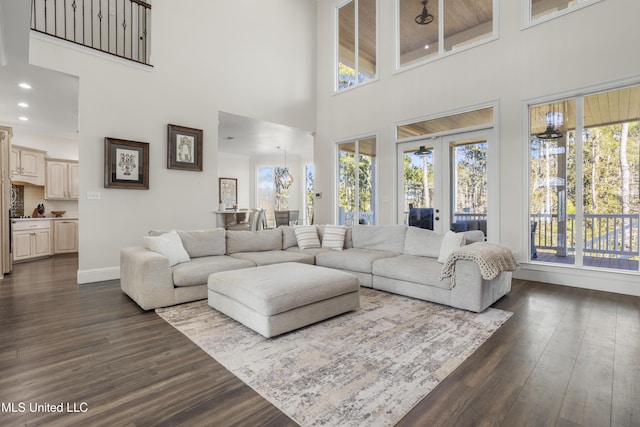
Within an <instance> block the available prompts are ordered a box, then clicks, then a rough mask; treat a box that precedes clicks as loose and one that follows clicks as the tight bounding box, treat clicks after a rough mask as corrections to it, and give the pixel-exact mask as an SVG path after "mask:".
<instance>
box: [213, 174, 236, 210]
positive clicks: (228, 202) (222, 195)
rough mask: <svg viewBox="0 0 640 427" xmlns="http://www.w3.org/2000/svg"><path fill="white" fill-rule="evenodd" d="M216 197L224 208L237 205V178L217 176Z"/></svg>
mask: <svg viewBox="0 0 640 427" xmlns="http://www.w3.org/2000/svg"><path fill="white" fill-rule="evenodd" d="M218 198H219V199H220V200H219V202H220V204H221V205H223V206H224V207H225V208H229V209H230V208H232V207H233V205H236V206H237V205H238V179H237V178H218Z"/></svg>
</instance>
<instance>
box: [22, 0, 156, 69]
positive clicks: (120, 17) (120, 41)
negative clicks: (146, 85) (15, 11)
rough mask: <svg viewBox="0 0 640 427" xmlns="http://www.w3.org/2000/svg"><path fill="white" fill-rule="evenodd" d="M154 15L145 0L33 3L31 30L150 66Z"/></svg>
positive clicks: (48, 0)
mask: <svg viewBox="0 0 640 427" xmlns="http://www.w3.org/2000/svg"><path fill="white" fill-rule="evenodd" d="M150 15H151V5H150V4H149V3H146V2H144V1H142V0H32V4H31V29H32V30H34V31H37V32H39V33H43V34H47V35H49V36H53V37H56V38H59V39H63V40H66V41H69V42H71V43H75V44H79V45H82V46H86V47H89V48H91V49H95V50H99V51H101V52H105V53H109V54H111V55H115V56H118V57H120V58H125V59H128V60H131V61H135V62H138V63H142V64H146V65H150V64H149V55H150V49H149V47H150V34H149V29H150V26H151V16H150Z"/></svg>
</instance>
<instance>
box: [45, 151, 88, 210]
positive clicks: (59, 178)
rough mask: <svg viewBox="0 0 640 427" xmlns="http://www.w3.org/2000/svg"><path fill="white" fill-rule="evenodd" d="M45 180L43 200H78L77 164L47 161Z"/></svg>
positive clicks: (69, 161) (57, 160)
mask: <svg viewBox="0 0 640 427" xmlns="http://www.w3.org/2000/svg"><path fill="white" fill-rule="evenodd" d="M46 170H47V173H46V175H47V180H46V183H45V188H44V198H45V199H49V200H78V170H79V167H78V162H77V161H74V160H61V159H47V161H46Z"/></svg>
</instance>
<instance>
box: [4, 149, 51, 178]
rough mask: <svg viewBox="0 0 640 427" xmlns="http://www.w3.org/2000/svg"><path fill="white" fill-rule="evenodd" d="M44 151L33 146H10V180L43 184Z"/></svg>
mask: <svg viewBox="0 0 640 427" xmlns="http://www.w3.org/2000/svg"><path fill="white" fill-rule="evenodd" d="M45 154H46V152H45V151H42V150H37V149H34V148H27V147H21V146H19V145H12V146H11V156H10V158H9V166H10V170H11V180H12V181H14V182H24V183H28V184H33V185H44V182H45V161H44V156H45Z"/></svg>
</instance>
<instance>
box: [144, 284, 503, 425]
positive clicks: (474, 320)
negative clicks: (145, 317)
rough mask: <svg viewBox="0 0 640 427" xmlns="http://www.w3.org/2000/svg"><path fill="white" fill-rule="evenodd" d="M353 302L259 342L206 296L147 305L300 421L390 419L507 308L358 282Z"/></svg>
mask: <svg viewBox="0 0 640 427" xmlns="http://www.w3.org/2000/svg"><path fill="white" fill-rule="evenodd" d="M360 304H361V308H360V309H359V310H357V311H354V312H351V313H347V314H344V315H341V316H337V317H334V318H332V319H329V320H325V321H324V322H320V323H316V324H314V325H311V326H308V327H306V328H303V329H299V330H297V331H294V332H290V333H288V334H285V335H281V336H279V337H275V338H271V339H267V338H264V337H263V336H262V335H260V334H258V333H256V332H254V331H252V330H251V329H249V328H247V327H245V326H243V325H242V324H240V323H238V322H236V321H234V320H232V319H230V318H228V317H226V316H225V315H223V314H221V313H219V312H218V311H216V310H214V309H213V308H211V307H209V305H208V304H207V301H206V300H203V301H197V302H193V303H189V304H183V305H179V306H174V307H170V308H162V309H157V310H156V312H157V313H158V314H159V315H160V316H161V317H162V318H163V319H164V320H166V321H167V322H168V323H169V324H171V325H172V326H174V327H175V328H176V329H178V330H179V331H180V332H182V333H183V334H184V335H186V336H187V337H188V338H189V339H190V340H191V341H193V342H194V343H196V344H197V345H198V346H200V347H201V348H202V349H203V350H205V351H206V352H207V353H208V354H209V355H211V357H213V358H215V359H216V360H217V361H218V362H219V363H220V364H222V365H223V366H224V367H226V368H227V369H228V370H229V371H231V372H232V373H233V374H234V375H236V376H237V377H238V378H240V379H241V380H242V381H243V382H245V383H246V384H247V385H249V386H250V387H251V388H252V389H254V390H255V391H256V392H258V393H259V394H260V395H262V396H263V397H264V398H265V399H267V400H268V401H270V402H271V403H272V404H274V405H275V406H276V407H278V408H279V409H280V410H281V411H282V412H284V413H285V414H287V415H288V416H289V417H290V418H291V419H293V420H294V421H296V422H297V423H298V424H300V425H302V426H315V425H327V426H391V425H394V424H395V423H397V422H398V421H399V420H400V419H401V418H402V417H403V416H404V415H405V414H406V413H407V412H408V411H409V410H411V408H413V407H414V406H415V405H416V404H417V403H418V402H419V401H420V400H422V399H423V398H424V397H425V396H426V395H427V394H428V393H429V392H430V391H431V390H433V388H434V387H435V386H436V385H438V383H439V382H440V381H442V380H443V379H444V378H445V377H446V376H447V375H449V374H450V373H451V372H453V370H454V369H455V368H456V367H457V366H459V365H460V364H461V363H462V362H463V361H464V360H465V359H466V358H467V357H469V356H470V355H471V354H472V353H473V352H474V351H475V350H476V349H477V348H478V347H479V346H480V345H481V344H482V343H483V342H484V341H485V340H487V338H489V337H490V336H491V334H492V333H494V332H495V331H496V330H497V329H498V328H499V327H500V326H501V325H502V324H503V323H504V322H505V321H507V320H508V319H509V317H510V316H511V314H512V313H509V312H506V311H502V310H498V309H492V308H489V309H487V310H485V311H484V312H483V313H480V314H477V313H471V312H468V311H464V310H458V309H454V308H450V307H445V306H442V305H438V304H432V303H429V302H425V301H420V300H416V299H412V298H407V297H402V296H398V295H393V294H389V293H386V292H379V291H375V290H371V289H367V288H362V289H361V296H360Z"/></svg>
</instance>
